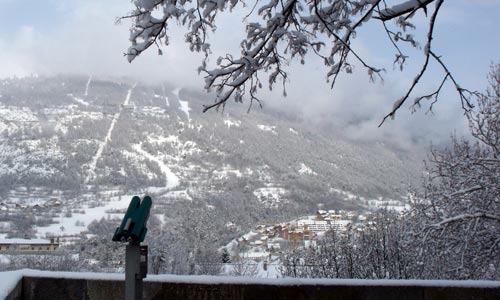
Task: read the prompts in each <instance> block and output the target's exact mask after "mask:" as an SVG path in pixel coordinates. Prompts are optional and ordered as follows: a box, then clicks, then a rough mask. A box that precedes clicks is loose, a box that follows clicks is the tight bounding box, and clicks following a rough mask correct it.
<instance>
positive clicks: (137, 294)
mask: <svg viewBox="0 0 500 300" xmlns="http://www.w3.org/2000/svg"><path fill="white" fill-rule="evenodd" d="M140 260H141V246H140V245H139V244H134V243H129V244H128V245H127V247H126V249H125V300H142V276H141V274H140V273H141V272H140Z"/></svg>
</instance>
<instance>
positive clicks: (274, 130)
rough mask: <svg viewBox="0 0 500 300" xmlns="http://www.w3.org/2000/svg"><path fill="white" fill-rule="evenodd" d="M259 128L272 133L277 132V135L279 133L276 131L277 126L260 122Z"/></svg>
mask: <svg viewBox="0 0 500 300" xmlns="http://www.w3.org/2000/svg"><path fill="white" fill-rule="evenodd" d="M257 128H259V129H260V130H262V131H267V132H271V133H272V134H276V135H277V134H278V132H276V126H269V125H262V124H259V125H257Z"/></svg>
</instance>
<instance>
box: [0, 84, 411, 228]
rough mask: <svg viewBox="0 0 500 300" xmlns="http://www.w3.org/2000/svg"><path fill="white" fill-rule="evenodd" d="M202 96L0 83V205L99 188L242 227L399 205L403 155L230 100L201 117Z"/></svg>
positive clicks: (405, 175)
mask: <svg viewBox="0 0 500 300" xmlns="http://www.w3.org/2000/svg"><path fill="white" fill-rule="evenodd" d="M211 97H212V96H207V95H204V94H201V93H198V92H194V91H190V90H186V89H183V88H182V87H173V86H170V85H168V84H167V83H165V84H163V85H158V86H146V85H143V84H140V83H134V82H128V81H127V80H122V81H116V80H102V79H94V78H88V77H79V76H59V77H52V78H42V77H29V78H23V79H4V80H2V81H0V192H1V193H0V201H2V202H3V203H10V202H13V201H14V202H15V201H17V202H22V203H26V204H30V203H31V205H33V204H34V203H45V201H49V200H51V199H52V200H54V199H53V198H57V199H59V200H60V201H61V202H62V203H63V205H65V204H66V202H68V201H69V202H70V201H73V202H78V201H79V200H78V199H81V197H82V195H86V196H85V197H86V198H85V199H89V198H92V199H93V200H96V201H98V202H99V201H107V199H98V198H99V197H100V196H101V195H102V194H99V191H103V190H108V191H109V190H113V191H115V193H116V194H120V193H122V194H124V195H126V194H141V193H149V194H151V195H152V196H153V199H154V201H155V208H156V209H157V211H158V210H159V211H161V208H162V207H163V209H164V210H167V207H168V210H169V211H171V210H172V207H176V209H177V213H178V211H179V210H183V209H186V207H187V206H189V207H193V206H200V207H203V206H206V207H209V208H211V207H212V208H213V207H216V208H219V211H224V210H227V211H228V213H227V216H231V217H228V218H226V219H231V220H232V221H233V222H238V221H239V222H243V223H250V222H252V221H253V222H254V221H256V220H262V219H269V218H271V217H277V218H279V217H280V216H281V217H287V216H292V215H297V214H300V213H302V212H304V211H311V210H314V209H316V208H317V207H328V208H336V209H337V208H354V209H356V208H362V207H368V206H369V205H370V204H372V205H373V204H380V201H381V200H383V199H395V200H400V199H401V197H402V196H404V195H405V188H406V185H407V184H408V183H409V182H410V181H411V180H414V179H415V178H416V177H417V176H418V174H419V173H418V172H419V168H420V166H419V162H418V161H417V162H416V161H415V159H414V158H413V156H412V155H411V153H404V152H401V151H395V150H392V149H390V148H389V147H386V146H385V145H383V144H381V143H356V142H352V141H349V140H347V139H345V138H343V137H342V136H341V135H340V134H336V133H334V132H325V131H319V130H316V129H314V128H310V127H307V126H305V125H303V124H302V123H301V122H298V121H296V120H293V119H291V118H288V117H285V116H283V115H280V114H278V113H276V112H272V111H270V110H266V109H264V110H261V109H258V108H255V109H253V110H252V111H251V112H250V113H246V107H242V106H240V105H231V107H230V108H227V109H226V110H225V111H224V112H216V111H209V112H207V113H205V114H203V113H202V112H201V110H202V109H201V108H202V104H206V103H207V102H208V101H212V100H211ZM104 195H106V194H104ZM70 199H73V200H70ZM186 204H187V205H186ZM235 210H241V211H242V212H240V213H239V214H232V213H230V211H235ZM165 214H166V215H168V213H167V212H166V213H165ZM171 214H174V213H172V212H171Z"/></svg>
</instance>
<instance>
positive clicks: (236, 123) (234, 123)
mask: <svg viewBox="0 0 500 300" xmlns="http://www.w3.org/2000/svg"><path fill="white" fill-rule="evenodd" d="M224 124H226V126H227V128H231V127H233V126H234V127H240V125H241V121H238V120H231V119H226V120H224Z"/></svg>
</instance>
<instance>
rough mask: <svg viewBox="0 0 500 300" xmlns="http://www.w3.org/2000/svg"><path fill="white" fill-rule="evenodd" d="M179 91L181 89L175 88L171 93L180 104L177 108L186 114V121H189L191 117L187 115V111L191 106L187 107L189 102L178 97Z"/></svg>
mask: <svg viewBox="0 0 500 300" xmlns="http://www.w3.org/2000/svg"><path fill="white" fill-rule="evenodd" d="M180 91H181V89H180V88H176V89H175V90H173V91H172V94H174V95H175V96H176V97H177V99H178V100H179V104H180V107H179V109H180V110H182V111H183V112H184V113H185V114H186V116H187V118H188V122H189V123H191V117H190V116H189V111H190V110H191V108H190V107H189V102H188V101H186V100H182V99H181V98H180V97H179V92H180Z"/></svg>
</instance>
